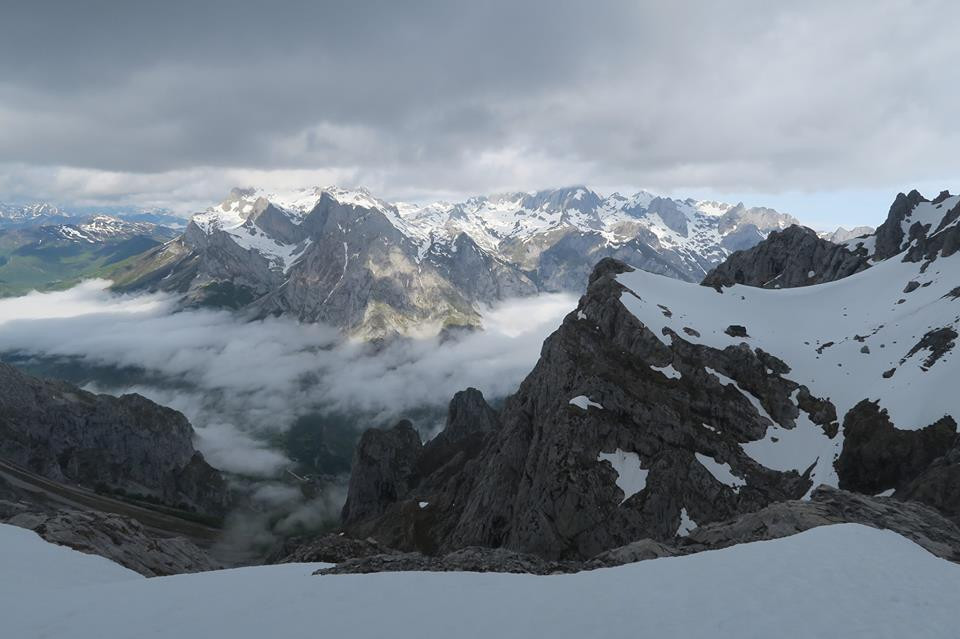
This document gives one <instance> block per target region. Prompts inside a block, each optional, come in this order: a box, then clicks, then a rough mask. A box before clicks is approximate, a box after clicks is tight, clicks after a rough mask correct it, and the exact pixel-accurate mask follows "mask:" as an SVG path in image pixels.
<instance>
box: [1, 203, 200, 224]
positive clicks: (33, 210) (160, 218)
mask: <svg viewBox="0 0 960 639" xmlns="http://www.w3.org/2000/svg"><path fill="white" fill-rule="evenodd" d="M97 215H105V216H109V217H115V218H119V219H122V220H126V221H128V222H145V223H148V224H156V225H158V226H167V227H170V228H183V227H184V226H186V224H187V220H186V219H185V218H182V217H178V216H176V215H173V214H171V213H170V212H169V211H166V210H163V209H140V208H134V207H126V206H71V207H62V206H57V205H54V204H50V203H48V202H33V203H30V204H9V203H3V202H0V229H8V228H23V227H28V226H50V225H54V224H70V223H72V222H77V221H79V220H83V219H86V218H90V217H95V216H97Z"/></svg>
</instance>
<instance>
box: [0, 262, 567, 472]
mask: <svg viewBox="0 0 960 639" xmlns="http://www.w3.org/2000/svg"><path fill="white" fill-rule="evenodd" d="M106 284H107V283H106V282H104V281H88V282H85V283H83V284H81V285H79V286H77V287H74V288H72V289H70V290H67V291H62V292H55V293H31V294H29V295H26V296H23V297H18V298H10V299H4V300H0V352H8V353H10V352H18V353H21V354H27V355H42V356H47V357H51V356H52V357H61V358H78V359H80V360H82V361H83V363H84V364H85V365H87V366H106V367H119V368H129V369H137V370H143V371H145V372H146V375H145V376H141V377H142V379H141V378H133V379H134V381H132V382H131V383H129V384H119V385H116V384H114V385H108V386H101V384H100V382H98V383H97V384H96V385H95V386H94V388H95V389H96V390H104V391H110V392H120V391H127V392H129V391H135V392H140V393H142V394H144V395H147V396H149V397H151V398H152V399H154V400H156V401H158V402H160V403H163V404H167V405H170V406H173V407H174V408H177V409H179V410H181V411H183V412H184V413H185V414H186V415H187V416H188V417H190V419H191V421H192V422H193V424H194V426H195V427H196V428H197V431H198V445H199V446H200V448H201V450H203V452H204V453H205V455H207V457H208V458H209V459H210V460H211V462H212V463H214V465H217V466H219V467H221V468H223V469H225V470H230V471H234V472H239V473H243V474H248V475H264V476H269V475H272V474H275V473H276V472H277V471H278V470H279V469H281V468H282V467H283V465H284V464H285V463H286V459H285V458H284V457H283V456H282V454H280V453H279V452H277V451H276V450H273V449H271V448H268V447H267V446H266V444H264V443H263V437H262V436H263V435H266V434H269V433H270V432H276V431H282V430H285V429H287V428H288V427H289V426H290V424H291V423H292V422H293V420H294V419H296V418H297V417H298V416H301V415H304V414H307V413H309V412H311V411H315V410H322V411H327V412H335V413H349V414H362V415H365V416H366V417H367V419H368V420H369V421H368V424H367V425H380V426H382V425H385V424H386V423H388V422H389V421H391V420H394V419H397V418H398V417H400V416H403V415H405V414H407V413H409V412H410V411H416V410H418V409H423V408H442V407H445V406H446V404H447V403H448V402H449V401H450V398H451V397H452V396H453V394H454V393H455V392H456V391H458V390H461V389H463V388H466V387H467V386H474V387H477V388H479V389H481V390H482V391H483V392H484V393H485V394H486V395H487V396H488V397H502V396H505V395H507V394H509V393H511V392H512V391H514V390H515V389H516V386H517V385H518V384H519V382H520V381H521V380H522V378H523V377H524V376H525V375H526V374H527V373H528V372H529V370H530V369H531V368H532V366H533V364H534V363H535V362H536V359H537V357H538V354H539V351H540V346H541V343H542V342H543V339H544V338H545V337H546V336H547V335H548V334H549V333H550V332H552V331H553V330H554V329H555V328H556V327H557V326H558V325H559V323H560V320H561V318H562V316H563V315H565V314H566V313H567V312H569V311H570V310H572V309H573V308H574V307H575V305H576V300H575V298H573V297H572V296H568V295H560V294H557V295H543V296H539V297H535V298H526V299H522V300H515V301H512V302H509V303H505V304H503V305H500V306H497V307H494V308H491V309H489V311H488V312H487V313H486V315H485V330H484V331H482V332H476V333H470V334H467V335H464V336H463V337H461V338H459V339H453V340H445V341H440V340H439V339H436V338H432V339H419V340H409V341H397V342H394V343H391V344H390V345H388V346H386V347H383V348H379V349H375V348H374V347H372V346H371V345H369V344H365V343H353V342H347V341H343V340H342V339H341V338H340V337H339V335H338V333H337V331H336V330H334V329H332V328H329V327H326V326H323V325H318V324H300V323H298V322H294V321H291V320H288V319H283V318H270V319H265V320H262V321H256V322H247V321H244V320H242V319H239V318H238V317H237V316H236V315H233V314H231V313H228V312H221V311H211V310H188V311H181V312H176V313H172V312H171V311H172V309H173V300H172V299H170V298H168V297H166V296H163V295H145V296H117V295H113V294H111V293H110V292H108V291H107V290H106V289H105V286H106ZM421 426H424V427H426V428H429V426H430V425H424V424H421Z"/></svg>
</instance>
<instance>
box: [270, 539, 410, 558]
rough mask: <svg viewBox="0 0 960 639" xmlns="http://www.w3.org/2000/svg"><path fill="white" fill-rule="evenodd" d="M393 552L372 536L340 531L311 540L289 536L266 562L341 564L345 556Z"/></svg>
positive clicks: (354, 556) (358, 556)
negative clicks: (347, 533) (362, 536)
mask: <svg viewBox="0 0 960 639" xmlns="http://www.w3.org/2000/svg"><path fill="white" fill-rule="evenodd" d="M395 553H396V551H394V550H392V549H390V548H388V547H386V546H384V545H383V544H381V543H379V542H377V541H376V540H374V539H354V538H353V537H347V536H346V535H344V534H343V533H339V534H337V533H330V534H326V535H322V536H320V537H315V538H313V539H300V538H295V539H288V540H286V541H285V542H284V545H283V547H282V548H280V549H278V551H277V552H276V553H274V555H273V556H272V557H269V558H268V559H267V561H266V563H268V564H289V563H316V562H325V563H340V562H343V561H347V560H348V559H358V558H364V557H372V556H374V555H387V554H395Z"/></svg>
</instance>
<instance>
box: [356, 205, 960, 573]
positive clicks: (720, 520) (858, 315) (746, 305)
mask: <svg viewBox="0 0 960 639" xmlns="http://www.w3.org/2000/svg"><path fill="white" fill-rule="evenodd" d="M958 251H960V196H954V195H950V194H949V193H947V192H944V193H941V194H940V195H939V196H938V197H936V198H934V199H933V200H927V199H925V198H923V197H922V196H921V195H920V194H919V193H917V192H916V191H913V192H911V193H909V194H900V195H898V196H897V198H896V200H895V201H894V203H893V205H892V206H891V207H890V211H889V214H888V216H887V219H886V221H885V222H884V223H883V224H882V225H881V226H880V227H879V228H878V229H877V230H876V231H875V232H874V233H871V234H869V235H866V236H863V237H858V238H853V239H851V240H848V241H846V242H845V243H844V244H842V245H836V244H832V243H830V242H828V241H826V240H824V239H822V238H820V237H818V236H817V234H816V233H814V232H813V231H810V230H809V229H805V228H802V227H799V226H792V227H789V228H787V229H784V230H783V231H778V232H775V233H772V234H771V235H770V237H768V238H767V239H766V240H764V241H762V242H761V243H759V244H758V245H756V246H754V247H752V248H750V249H746V250H743V251H738V252H736V253H734V254H732V255H731V256H729V257H728V258H727V260H726V261H725V262H724V263H723V264H721V265H719V266H718V267H717V268H716V269H714V270H713V271H712V272H711V273H710V274H708V275H707V277H706V278H705V281H704V285H702V286H698V285H696V284H691V283H688V282H682V281H677V280H674V279H670V278H666V277H662V276H659V275H656V274H652V273H647V272H644V271H642V270H639V269H635V268H633V267H632V266H628V265H627V264H625V263H623V262H620V261H617V260H614V259H604V260H603V261H601V262H600V263H599V264H598V265H597V267H596V269H595V270H594V272H593V274H592V276H591V278H590V284H589V286H588V288H587V292H586V294H585V295H584V296H583V297H582V298H581V299H580V302H579V304H578V306H577V308H575V309H574V310H572V311H571V312H570V314H569V315H567V317H566V318H565V319H564V320H563V323H562V325H561V326H560V327H559V328H558V329H557V331H556V332H555V333H554V334H553V335H551V336H550V337H549V338H548V339H547V340H546V342H545V343H544V346H543V350H542V352H541V357H540V361H539V362H538V363H537V365H536V366H535V367H534V369H533V371H532V372H531V373H530V375H529V376H528V377H527V378H526V379H525V380H524V381H523V383H522V384H521V385H520V387H519V389H518V390H517V392H516V393H515V394H514V395H512V396H510V397H509V398H508V399H507V401H506V403H505V405H504V407H503V408H502V410H500V411H495V410H494V409H492V408H491V407H490V406H488V405H487V404H486V402H485V401H484V400H483V398H482V396H480V394H479V393H478V392H476V391H467V392H464V393H461V394H458V396H456V397H454V399H453V401H452V402H451V406H450V417H449V419H448V423H447V427H446V429H445V430H444V431H443V432H441V433H440V434H439V435H438V436H437V437H435V438H434V439H432V440H430V441H428V442H426V443H421V440H420V437H419V435H418V434H417V432H416V431H415V430H414V429H413V428H412V427H411V425H410V424H409V423H408V422H402V423H400V424H398V425H397V426H395V427H393V428H391V429H388V430H371V431H367V432H366V433H365V434H364V435H363V437H362V439H361V441H360V444H359V445H358V448H357V451H356V454H355V458H354V464H353V475H352V477H351V481H350V489H349V492H348V496H347V500H346V504H345V506H344V509H343V525H344V528H345V530H346V531H347V532H348V534H350V535H353V536H355V537H357V538H366V537H372V538H374V539H376V540H377V541H378V542H380V543H381V544H383V545H384V546H387V547H392V548H396V549H397V552H401V551H402V552H411V551H413V552H418V553H420V554H421V556H422V557H424V558H420V559H418V558H410V557H408V558H407V559H403V560H400V559H399V558H398V559H396V560H391V561H386V560H385V559H383V558H382V557H381V558H376V559H375V558H369V559H365V560H358V561H357V562H354V563H353V564H350V565H349V566H345V567H344V569H343V570H344V571H347V572H364V571H366V570H369V569H375V568H374V567H375V566H380V567H383V566H390V565H393V566H397V568H396V569H398V570H402V569H412V567H415V566H418V565H419V566H427V565H432V564H430V562H431V561H436V560H435V559H432V558H434V557H443V556H457V557H460V556H462V553H464V552H466V550H467V549H471V548H487V549H503V550H507V551H510V552H514V553H527V554H530V555H533V556H535V557H540V558H546V559H548V560H554V561H584V560H589V559H590V558H596V557H606V556H608V555H605V554H604V553H619V554H618V555H617V556H621V557H623V556H634V557H639V558H649V557H653V556H664V555H670V554H685V553H688V552H694V551H696V550H698V549H704V546H705V545H706V547H710V546H711V545H712V544H714V543H722V544H730V543H738V541H739V542H742V541H746V540H754V539H758V538H771V537H777V536H781V535H782V534H792V533H794V532H797V531H798V530H802V529H805V527H808V526H811V525H822V524H823V523H829V522H831V521H838V520H842V521H860V522H861V523H870V524H871V525H876V526H879V527H884V528H892V529H894V530H898V531H900V532H901V533H903V534H908V536H911V535H912V536H911V538H914V537H918V538H921V537H922V538H925V539H926V540H927V541H932V540H933V539H935V538H940V542H937V544H939V543H941V542H942V545H940V546H939V548H940V549H939V550H932V552H935V553H937V554H941V556H946V557H948V558H951V559H953V560H957V558H958V557H960V554H958V550H960V548H958V546H957V542H956V535H957V532H958V531H957V529H956V524H957V522H960V438H958V433H957V421H956V418H957V405H956V400H955V398H954V396H953V394H952V392H951V390H950V389H951V388H953V385H954V380H955V378H956V374H957V361H958V360H957V359H956V353H955V345H956V340H957V337H958V325H960V302H958V300H960V256H958V255H957V252H958ZM818 486H820V487H821V488H818ZM824 486H825V487H824ZM837 489H840V490H839V491H838V490H837ZM844 491H849V493H845V492H844ZM855 494H860V495H862V496H863V497H854V496H852V495H855ZM871 499H877V500H887V501H876V502H870V501H869V500H871ZM857 500H860V501H859V502H857ZM863 500H866V501H863ZM811 502H812V503H814V504H818V503H819V504H821V506H824V507H825V508H826V510H827V511H831V512H833V513H834V514H833V515H829V516H827V515H826V514H825V513H826V511H818V512H819V514H817V515H815V516H812V517H809V518H808V515H807V514H802V513H806V512H807V509H809V508H814V510H817V509H819V508H821V506H812V505H810V504H811ZM828 503H830V504H833V505H832V506H826V504H828ZM855 503H859V504H860V505H859V506H857V505H855ZM805 504H806V505H805ZM868 504H872V505H868ZM920 504H923V505H925V506H923V507H921V506H920ZM914 506H916V507H917V508H920V510H916V511H914V512H913V514H912V515H907V514H906V511H905V510H902V509H903V508H914ZM924 507H929V510H923V508H924ZM863 508H866V511H871V512H873V513H874V515H869V516H868V515H866V511H865V510H862V509H863ZM937 511H939V514H933V513H935V512H937ZM857 512H859V513H860V514H856V513H857ZM883 513H886V514H883ZM922 513H928V514H922ZM875 515H880V516H881V517H880V518H881V519H883V521H880V520H879V519H872V521H871V518H873V517H874V516H875ZM915 516H916V517H919V518H920V519H923V520H925V521H926V523H925V524H922V525H921V527H920V528H922V529H923V530H925V531H926V532H923V533H919V534H918V533H917V531H914V532H913V533H907V532H905V531H906V529H907V528H910V527H911V526H912V525H913V524H908V523H907V522H908V521H913V522H914V523H917V522H918V521H919V520H918V519H915ZM860 517H865V518H864V519H858V518H860ZM889 517H892V519H891V518H889ZM938 517H939V519H937V518H938ZM944 518H947V519H949V520H952V523H949V522H948V523H944V522H945V521H946V519H944ZM894 519H895V520H896V522H895V521H893V520H894ZM934 520H936V521H937V522H940V523H936V524H935V523H933V522H934ZM804 522H805V523H804ZM936 528H940V529H941V533H942V534H943V535H946V537H942V538H941V537H940V535H941V533H935V532H933V531H934V529H936ZM918 530H919V529H918ZM948 537H949V538H953V541H946V538H948ZM638 540H645V541H644V542H643V543H638ZM921 543H927V542H921ZM937 544H934V545H937ZM618 548H622V549H629V548H633V550H629V552H628V550H615V549H618ZM450 553H454V555H450ZM455 553H461V554H460V555H456V554H455ZM631 553H632V554H631ZM486 558H487V560H489V562H491V563H493V564H495V563H496V562H497V561H500V560H494V559H493V556H492V555H486ZM481 563H482V562H481ZM382 569H393V568H389V567H387V568H382ZM548 571H549V568H548Z"/></svg>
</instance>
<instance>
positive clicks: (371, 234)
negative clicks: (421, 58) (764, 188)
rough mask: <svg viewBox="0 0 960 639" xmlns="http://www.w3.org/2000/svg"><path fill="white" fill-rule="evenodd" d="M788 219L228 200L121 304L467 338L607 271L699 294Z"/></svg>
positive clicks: (157, 260) (156, 262)
mask: <svg viewBox="0 0 960 639" xmlns="http://www.w3.org/2000/svg"><path fill="white" fill-rule="evenodd" d="M796 223H797V220H796V219H795V218H793V217H791V216H789V215H786V214H783V213H779V212H777V211H775V210H773V209H769V208H763V207H755V208H748V207H746V206H744V205H743V204H736V205H731V204H723V203H719V202H712V201H698V200H693V199H684V200H680V199H671V198H665V197H658V196H655V195H653V194H652V193H648V192H646V191H640V192H638V193H636V194H634V195H631V196H629V197H627V196H623V195H620V194H618V193H615V194H613V195H610V196H607V197H602V196H600V195H599V194H597V193H596V192H594V191H592V190H590V189H588V188H586V187H582V186H575V187H569V188H562V189H554V190H546V191H539V192H536V193H524V192H516V193H506V194H499V195H490V196H480V197H474V198H470V199H468V200H466V201H464V202H459V203H445V202H440V203H434V204H429V205H426V206H421V205H412V204H405V203H389V202H385V201H383V200H381V199H379V198H376V197H374V196H373V195H372V194H371V193H370V192H368V191H366V190H364V189H357V190H347V189H341V188H337V187H329V188H310V189H302V190H298V191H295V192H292V193H269V192H266V191H262V190H257V189H235V190H233V191H232V192H231V193H230V195H229V196H228V197H227V198H226V199H225V200H224V201H223V202H222V203H220V204H219V205H217V206H213V207H211V208H209V209H207V210H206V211H204V212H202V213H199V214H197V215H194V216H193V218H192V220H191V221H190V223H189V224H188V226H187V229H186V231H185V232H184V234H183V235H182V236H181V237H179V238H178V239H177V240H176V241H174V242H170V243H167V244H164V245H163V246H162V247H157V248H155V249H153V250H152V251H149V252H148V253H146V254H144V255H143V256H140V257H138V258H136V259H133V260H129V261H128V262H126V263H124V264H123V265H122V267H121V268H119V269H117V270H116V271H115V272H114V273H113V274H112V276H113V277H114V279H115V281H116V282H117V287H118V289H120V290H162V291H169V292H176V293H178V294H181V295H182V296H183V302H184V304H185V305H201V306H202V305H215V306H226V307H231V308H236V309H243V310H245V311H246V312H249V313H251V314H252V315H254V316H264V315H271V314H287V315H291V316H294V317H297V318H298V319H300V320H302V321H309V322H314V321H320V322H325V323H328V324H332V325H335V326H338V327H340V328H342V329H344V330H346V331H347V332H349V333H351V334H354V335H357V336H360V337H368V338H376V337H383V336H386V335H391V334H398V333H399V334H407V333H414V332H418V331H437V330H441V329H443V328H444V327H456V326H477V325H479V324H480V314H481V311H482V307H483V305H486V304H492V303H495V302H497V301H500V300H503V299H506V298H510V297H516V296H523V295H531V294H534V293H537V292H544V291H549V292H556V291H572V292H582V291H583V290H584V289H585V287H586V284H587V280H588V277H589V274H590V272H591V270H592V268H593V266H594V265H595V264H596V263H597V262H598V261H599V260H600V259H602V258H604V257H614V258H617V259H620V260H623V261H625V262H627V263H630V264H632V265H635V266H637V267H638V268H641V269H644V270H647V271H650V272H654V273H660V274H663V275H667V276H669V277H673V278H676V279H681V280H685V281H700V280H701V279H702V278H703V277H704V275H706V273H707V272H708V271H709V270H710V269H711V268H713V267H714V266H716V265H717V264H719V263H720V262H721V261H723V260H724V259H725V258H726V257H727V256H728V255H730V254H731V253H732V252H734V251H737V250H740V249H745V248H749V247H751V246H754V245H755V244H757V243H758V242H760V241H761V240H762V239H763V238H765V237H766V236H767V235H768V234H769V233H770V232H771V231H774V230H780V229H784V228H786V227H788V226H790V225H792V224H796Z"/></svg>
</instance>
